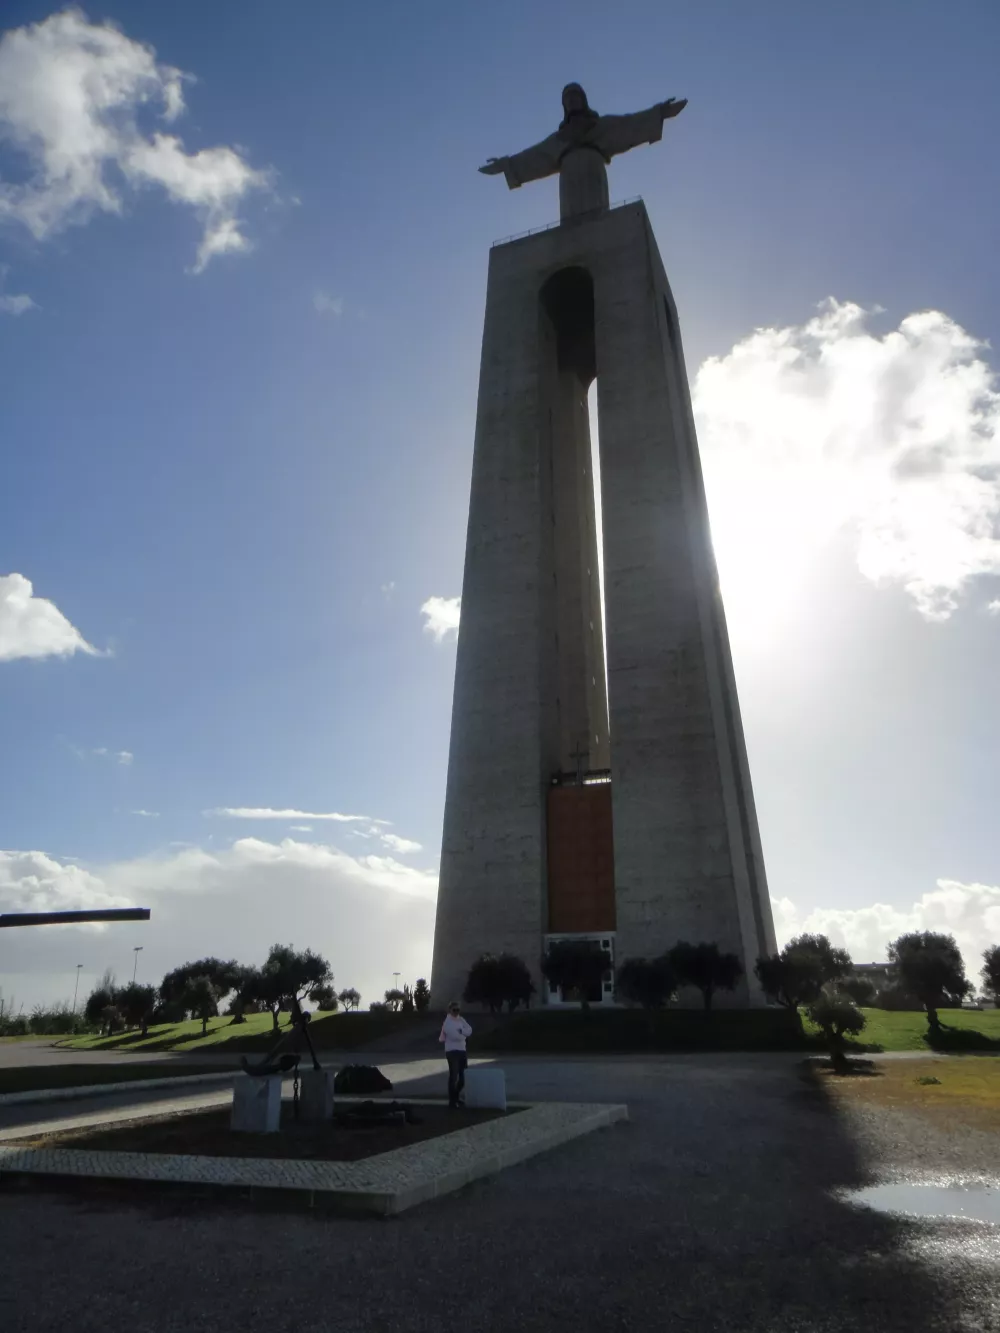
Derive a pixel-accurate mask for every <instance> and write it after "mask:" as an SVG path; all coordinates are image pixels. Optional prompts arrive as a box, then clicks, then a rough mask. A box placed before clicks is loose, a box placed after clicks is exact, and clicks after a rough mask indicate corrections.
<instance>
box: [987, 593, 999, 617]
mask: <svg viewBox="0 0 1000 1333" xmlns="http://www.w3.org/2000/svg"><path fill="white" fill-rule="evenodd" d="M986 609H987V611H988V612H989V613H990V615H991V616H1000V597H998V598H997V599H996V600H995V601H992V602H987V604H986Z"/></svg>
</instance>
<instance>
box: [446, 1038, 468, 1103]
mask: <svg viewBox="0 0 1000 1333" xmlns="http://www.w3.org/2000/svg"><path fill="white" fill-rule="evenodd" d="M445 1058H446V1059H447V1061H448V1105H449V1106H457V1105H458V1099H459V1097H461V1095H462V1090H463V1089H464V1087H465V1071H466V1069H467V1067H468V1064H469V1057H468V1056H467V1055H466V1053H465V1051H446V1052H445Z"/></svg>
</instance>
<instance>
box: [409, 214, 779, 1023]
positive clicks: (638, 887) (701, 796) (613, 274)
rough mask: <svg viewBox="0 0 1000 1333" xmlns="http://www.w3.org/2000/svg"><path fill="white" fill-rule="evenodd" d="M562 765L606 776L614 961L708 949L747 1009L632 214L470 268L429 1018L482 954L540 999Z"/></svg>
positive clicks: (676, 401)
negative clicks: (467, 497)
mask: <svg viewBox="0 0 1000 1333" xmlns="http://www.w3.org/2000/svg"><path fill="white" fill-rule="evenodd" d="M595 374H596V378H597V401H598V421H599V428H600V429H599V434H600V457H601V476H602V497H603V516H604V517H603V527H604V531H603V541H604V569H605V601H606V613H607V656H608V662H607V682H606V683H605V679H604V674H603V648H602V626H601V607H600V597H599V591H598V583H597V559H596V556H597V533H596V525H595V520H594V497H593V477H592V469H591V466H590V439H589V425H588V417H587V402H586V395H587V387H588V385H589V383H590V381H591V380H592V379H593V378H594V376H595ZM606 701H607V702H606ZM574 768H576V770H577V772H578V773H584V772H592V771H594V770H606V769H609V768H610V771H611V793H612V810H613V821H612V822H613V842H614V905H613V909H611V910H612V915H613V917H614V921H613V925H614V932H613V933H614V936H615V945H614V953H615V958H616V959H617V960H618V961H621V960H623V959H624V958H627V957H629V956H635V955H645V956H652V955H653V954H655V953H657V952H659V951H662V950H663V949H666V948H668V947H669V946H670V945H671V944H673V943H675V942H676V941H677V940H678V939H687V940H690V941H691V942H692V943H697V942H699V941H701V940H707V941H715V942H717V943H718V944H719V946H720V948H722V949H724V950H727V951H730V950H731V951H734V952H736V953H737V954H739V956H740V957H741V959H742V960H743V962H744V967H745V970H746V976H745V978H744V980H743V982H742V983H741V986H740V988H739V990H738V991H737V992H736V994H735V995H734V996H733V997H732V998H733V1001H734V1002H735V1003H742V1004H747V1003H752V1002H756V1001H757V1000H759V998H760V997H759V994H758V992H757V988H756V985H755V982H754V979H753V975H752V969H753V963H754V960H755V958H756V957H757V955H758V954H759V953H762V952H765V951H772V950H773V949H774V930H773V925H772V920H771V908H770V901H769V898H768V894H767V886H766V881H765V877H764V866H763V858H762V854H761V848H760V837H759V833H758V829H757V820H756V814H755V810H754V803H753V793H752V789H751V784H750V774H749V767H748V764H747V757H746V749H745V745H744V740H743V732H742V726H741V722H740V714H739V704H738V700H737V696H736V686H735V679H734V676H733V669H732V659H731V654H730V649H729V642H728V636H727V633H726V626H725V616H724V613H723V609H722V603H721V599H720V596H719V588H718V579H717V575H716V569H715V561H714V556H713V553H712V546H711V537H710V532H709V524H708V513H707V507H706V502H705V492H704V484H703V481H702V475H701V467H700V463H699V459H698V448H697V441H696V438H695V432H694V424H693V420H692V416H691V404H690V395H689V392H688V386H687V377H686V374H685V370H684V363H683V354H682V351H681V344H680V333H679V328H678V323H677V316H676V310H675V308H674V303H673V297H672V296H671V293H670V288H669V284H668V283H667V279H666V275H665V273H664V270H663V266H662V264H661V262H660V257H659V254H658V252H657V248H656V243H655V240H654V238H653V234H652V230H651V228H650V225H649V220H648V218H647V215H646V211H645V208H644V206H643V205H642V204H641V203H634V204H629V205H625V206H623V207H619V208H615V209H611V210H610V211H604V212H601V213H599V214H596V215H594V216H592V217H588V218H585V219H574V220H572V221H569V222H565V223H563V224H562V225H560V226H558V227H554V228H551V229H549V230H548V231H544V232H541V233H539V234H537V235H534V236H528V237H525V238H523V239H520V240H514V241H511V242H508V243H507V244H504V245H499V246H495V247H494V248H493V250H492V251H491V254H490V269H489V281H488V286H487V301H486V320H485V328H484V334H483V350H482V363H481V369H480V385H479V409H478V418H477V425H476V443H475V453H474V458H473V476H472V497H471V503H470V510H469V530H468V544H467V549H466V563H465V579H464V584H463V590H462V622H461V629H460V633H459V640H458V656H457V663H456V677H455V698H454V710H453V715H452V735H451V749H450V756H449V768H448V786H447V795H446V802H445V821H444V839H443V845H442V853H441V877H440V889H439V896H438V910H437V925H436V932H435V944H434V967H433V973H432V990H433V993H434V995H435V998H436V1000H437V1001H439V1002H441V1003H444V1002H445V1001H446V1000H447V999H449V998H450V997H451V996H452V995H458V994H461V991H462V988H463V985H464V981H465V977H466V975H467V973H468V969H469V967H470V965H471V963H472V962H473V960H474V959H475V958H476V957H477V956H478V955H479V954H480V953H483V952H500V951H502V950H507V951H509V952H512V953H515V954H517V955H518V956H519V957H521V958H523V959H524V961H525V962H526V963H527V964H528V966H529V968H531V970H532V972H533V974H534V975H535V977H536V984H538V985H539V990H540V993H544V992H543V988H542V987H541V984H540V978H539V977H538V972H539V962H540V958H541V954H542V951H543V947H544V936H545V934H546V932H547V930H548V929H549V908H548V892H547V886H548V874H549V868H548V867H547V843H546V802H547V796H548V792H549V788H550V786H551V784H552V782H553V779H554V778H555V777H556V776H557V775H559V774H561V773H566V772H570V773H572V771H573V769H574ZM561 892H563V893H564V892H565V888H564V887H563V888H562V889H561Z"/></svg>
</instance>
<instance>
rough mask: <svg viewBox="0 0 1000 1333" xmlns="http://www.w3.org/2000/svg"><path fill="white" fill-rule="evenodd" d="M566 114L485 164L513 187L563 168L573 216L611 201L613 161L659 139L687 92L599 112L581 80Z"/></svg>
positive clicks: (567, 97)
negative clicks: (542, 133)
mask: <svg viewBox="0 0 1000 1333" xmlns="http://www.w3.org/2000/svg"><path fill="white" fill-rule="evenodd" d="M562 104H563V112H564V115H563V120H562V124H561V125H560V126H559V128H558V129H557V130H556V132H555V134H550V135H549V137H548V138H547V139H543V140H542V141H541V143H536V144H535V145H534V146H533V147H532V148H525V149H524V151H523V152H520V153H514V154H513V155H512V156H511V157H491V158H490V159H489V161H488V162H487V163H486V165H485V166H484V167H480V168H479V170H480V171H482V172H485V174H486V175H487V176H498V175H500V173H501V172H502V173H503V175H504V176H505V177H506V179H507V184H508V186H509V187H510V189H512V190H516V189H517V188H518V186H519V185H524V184H525V183H526V182H527V181H537V180H542V179H544V177H546V176H554V175H555V173H556V172H558V173H559V213H560V217H561V218H562V220H563V221H564V222H565V221H566V219H567V218H571V217H577V216H579V215H580V214H581V213H593V212H597V211H599V210H600V209H603V208H607V207H608V174H607V170H606V166H607V163H608V162H610V161H611V159H612V158H613V157H614V156H615V155H616V154H618V153H627V152H628V150H629V149H630V148H636V147H637V146H638V145H639V144H643V143H656V142H657V141H658V140H659V139H660V137H661V136H662V134H663V122H664V121H665V120H670V119H671V118H672V117H673V116H679V115H680V113H681V112H682V111H683V110H684V108H685V107H686V106H687V98H686V97H685V98H681V99H680V100H679V101H678V100H676V99H675V98H673V97H668V98H667V100H666V101H665V102H657V103H656V105H655V106H651V107H650V108H649V110H648V111H636V112H633V113H632V114H631V115H627V116H599V115H598V114H597V112H596V111H593V110H591V108H590V106H589V104H588V102H587V94H586V93H585V92H584V91H583V89H582V88H581V87H580V85H579V84H578V83H568V84H567V85H566V87H565V88H564V89H563V93H562Z"/></svg>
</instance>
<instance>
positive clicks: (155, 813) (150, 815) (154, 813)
mask: <svg viewBox="0 0 1000 1333" xmlns="http://www.w3.org/2000/svg"><path fill="white" fill-rule="evenodd" d="M132 813H133V814H134V815H140V816H141V817H142V818H143V819H159V817H160V812H159V810H133V811H132Z"/></svg>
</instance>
